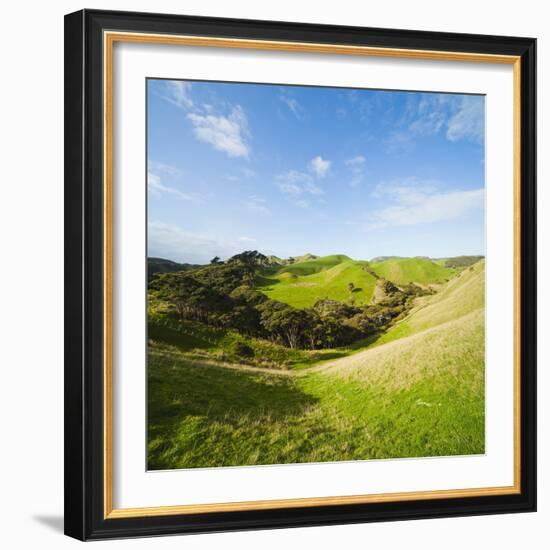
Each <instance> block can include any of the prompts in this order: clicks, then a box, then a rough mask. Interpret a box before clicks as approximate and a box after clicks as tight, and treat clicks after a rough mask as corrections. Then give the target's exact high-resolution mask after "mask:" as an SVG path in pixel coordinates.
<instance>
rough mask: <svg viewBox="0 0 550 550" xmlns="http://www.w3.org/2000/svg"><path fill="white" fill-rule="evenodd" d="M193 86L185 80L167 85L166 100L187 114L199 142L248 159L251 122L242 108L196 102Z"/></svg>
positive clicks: (164, 96)
mask: <svg viewBox="0 0 550 550" xmlns="http://www.w3.org/2000/svg"><path fill="white" fill-rule="evenodd" d="M191 90H192V85H191V83H189V82H185V81H181V80H170V81H168V82H166V88H165V93H164V95H163V96H162V97H163V98H164V99H165V100H166V101H168V102H169V103H172V104H173V105H176V106H177V107H179V108H180V109H182V110H183V111H185V112H186V113H187V119H188V120H189V121H190V122H191V124H192V125H193V132H194V134H195V137H196V138H197V139H198V140H199V141H203V142H204V143H208V144H209V145H212V146H213V147H214V149H216V150H217V151H222V152H224V153H226V154H227V155H228V156H230V157H243V158H248V156H249V153H250V146H249V144H248V142H247V141H248V140H247V138H248V137H249V136H250V132H249V129H248V119H247V117H246V113H245V112H244V110H243V108H242V107H241V106H240V105H233V106H231V105H229V107H228V106H227V104H222V105H218V106H216V105H213V104H212V103H196V102H195V101H193V99H192V97H191Z"/></svg>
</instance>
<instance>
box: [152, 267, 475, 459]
mask: <svg viewBox="0 0 550 550" xmlns="http://www.w3.org/2000/svg"><path fill="white" fill-rule="evenodd" d="M343 263H344V264H345V263H349V262H343ZM331 269H334V267H332V268H329V269H327V270H321V271H319V272H317V273H313V274H312V275H306V277H308V276H314V275H320V274H323V273H325V271H330V270H331ZM188 329H189V330H192V331H195V333H194V337H195V339H196V341H194V342H192V343H191V348H197V347H201V345H202V347H203V348H204V349H205V351H207V348H208V347H210V348H213V349H214V348H215V349H216V350H219V348H220V347H221V348H227V350H228V352H227V356H226V357H227V358H229V359H230V360H231V361H232V362H233V364H232V365H223V364H219V363H218V364H216V363H213V362H209V361H207V360H206V359H204V358H203V357H201V356H200V354H198V355H197V356H196V358H195V359H193V357H192V356H191V355H189V353H187V352H188V351H189V349H190V348H189V347H185V346H186V344H182V343H181V342H180V341H179V339H181V338H182V336H181V333H179V334H172V333H170V335H169V334H167V333H166V332H163V331H165V330H166V327H164V328H163V327H159V328H158V331H159V332H155V331H151V330H150V333H149V336H150V338H151V341H150V345H149V351H148V376H149V392H148V399H149V407H148V411H149V440H148V441H149V444H148V445H149V446H148V449H149V451H148V461H149V468H151V469H163V468H193V467H209V466H235V465H253V464H285V463H299V462H322V461H339V460H365V459H369V458H390V457H393V458H398V457H416V456H442V455H463V454H464V455H467V454H480V453H483V452H484V449H485V440H484V408H485V405H484V390H485V388H484V262H479V263H477V264H476V265H475V266H472V267H471V268H468V269H466V270H465V271H463V272H462V273H461V274H460V275H459V276H457V277H456V278H453V279H452V280H451V281H450V282H449V283H447V284H446V285H445V286H444V287H443V288H442V290H441V291H440V292H438V293H437V294H435V295H432V296H427V297H423V298H419V299H418V301H417V305H416V307H415V308H414V310H413V311H412V313H411V314H410V316H409V317H408V318H407V319H405V320H404V321H402V322H401V323H399V324H398V325H396V326H395V327H393V328H392V329H390V331H389V332H388V333H387V334H385V335H383V336H382V337H381V338H379V339H378V340H377V341H376V342H375V343H374V344H373V345H372V348H368V349H366V350H364V351H360V352H359V353H356V354H354V355H350V356H349V357H343V358H340V359H336V360H333V361H331V362H330V363H326V364H323V365H321V366H317V367H313V368H309V369H306V370H302V371H299V370H298V371H295V370H286V371H285V370H273V369H258V368H251V367H248V366H247V365H245V364H243V363H241V364H237V363H236V362H235V361H236V358H235V357H234V356H230V354H231V349H232V343H231V340H232V339H234V338H237V336H235V335H231V334H229V335H228V334H227V333H226V332H223V331H219V332H218V333H216V334H213V333H212V331H210V332H204V329H203V332H200V331H197V328H196V327H194V326H192V325H190V326H189V327H188ZM186 330H187V329H186ZM188 338H189V336H188V335H187V336H185V338H184V340H185V342H187V343H188V342H189V340H188ZM216 338H219V340H216ZM201 342H202V344H201ZM224 342H225V343H224ZM251 345H252V347H254V348H255V351H256V352H257V353H258V354H263V353H267V350H262V349H261V348H260V347H257V348H256V347H255V346H261V345H263V344H262V343H261V342H260V341H258V342H257V343H252V344H251ZM195 351H197V350H196V349H195ZM327 351H328V350H327ZM297 353H303V352H297Z"/></svg>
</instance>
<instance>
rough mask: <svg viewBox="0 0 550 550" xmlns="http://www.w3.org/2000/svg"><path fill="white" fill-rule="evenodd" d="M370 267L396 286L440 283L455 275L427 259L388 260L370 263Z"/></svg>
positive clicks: (452, 271)
mask: <svg viewBox="0 0 550 550" xmlns="http://www.w3.org/2000/svg"><path fill="white" fill-rule="evenodd" d="M370 267H371V269H372V270H373V271H374V272H375V273H376V274H377V275H378V276H379V277H383V278H384V279H387V280H388V281H391V282H392V283H395V284H396V285H405V284H407V283H419V284H422V285H426V284H433V283H442V282H445V281H446V280H447V279H449V278H450V277H452V275H454V274H455V273H456V271H455V270H454V269H450V268H447V267H444V266H443V265H440V264H438V263H436V262H433V261H432V260H430V259H428V258H389V259H386V260H382V261H377V262H371V263H370Z"/></svg>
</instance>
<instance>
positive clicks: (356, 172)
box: [344, 155, 367, 187]
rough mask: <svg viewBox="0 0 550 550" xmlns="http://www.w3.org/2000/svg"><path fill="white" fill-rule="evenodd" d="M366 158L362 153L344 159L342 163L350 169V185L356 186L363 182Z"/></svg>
mask: <svg viewBox="0 0 550 550" xmlns="http://www.w3.org/2000/svg"><path fill="white" fill-rule="evenodd" d="M366 161H367V159H366V158H365V157H364V156H363V155H357V156H355V157H352V158H349V159H347V160H345V161H344V164H345V165H346V166H347V167H348V168H349V169H350V170H351V173H352V178H351V181H350V185H351V186H352V187H357V186H358V185H360V184H361V183H362V182H363V179H364V176H365V163H366Z"/></svg>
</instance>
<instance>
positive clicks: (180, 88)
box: [164, 80, 194, 110]
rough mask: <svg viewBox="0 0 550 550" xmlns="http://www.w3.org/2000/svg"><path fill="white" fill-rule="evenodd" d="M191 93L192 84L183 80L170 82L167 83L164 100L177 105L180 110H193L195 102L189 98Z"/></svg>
mask: <svg viewBox="0 0 550 550" xmlns="http://www.w3.org/2000/svg"><path fill="white" fill-rule="evenodd" d="M190 92H191V83H190V82H185V81H183V80H169V81H168V82H166V94H165V95H164V99H166V101H168V102H170V103H172V104H173V105H176V106H177V107H179V108H180V109H185V110H188V109H192V108H193V107H194V103H193V100H192V99H191V97H190V96H189V94H190Z"/></svg>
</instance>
